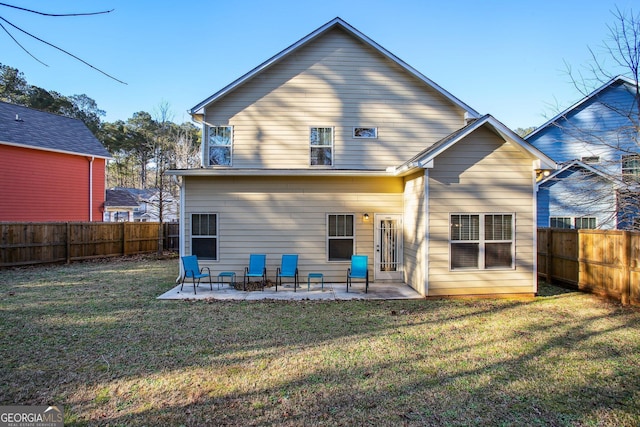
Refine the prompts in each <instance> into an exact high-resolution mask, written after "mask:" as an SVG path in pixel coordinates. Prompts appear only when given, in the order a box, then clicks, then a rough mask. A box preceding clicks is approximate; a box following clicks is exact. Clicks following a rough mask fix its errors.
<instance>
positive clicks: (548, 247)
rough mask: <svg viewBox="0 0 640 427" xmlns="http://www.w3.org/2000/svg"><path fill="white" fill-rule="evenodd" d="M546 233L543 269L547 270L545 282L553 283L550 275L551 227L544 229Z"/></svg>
mask: <svg viewBox="0 0 640 427" xmlns="http://www.w3.org/2000/svg"><path fill="white" fill-rule="evenodd" d="M546 234H547V256H546V259H545V270H546V272H547V283H553V280H552V276H551V266H552V265H553V263H552V262H551V261H552V260H551V257H552V254H551V237H552V236H553V234H552V233H551V228H547V230H546Z"/></svg>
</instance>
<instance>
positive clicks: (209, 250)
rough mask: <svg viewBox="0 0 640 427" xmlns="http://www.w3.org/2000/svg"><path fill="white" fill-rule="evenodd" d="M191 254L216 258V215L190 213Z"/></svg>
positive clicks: (202, 257)
mask: <svg viewBox="0 0 640 427" xmlns="http://www.w3.org/2000/svg"><path fill="white" fill-rule="evenodd" d="M191 254H192V255H197V256H198V258H200V259H210V260H215V261H217V260H218V215H217V214H192V215H191Z"/></svg>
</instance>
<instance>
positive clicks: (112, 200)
mask: <svg viewBox="0 0 640 427" xmlns="http://www.w3.org/2000/svg"><path fill="white" fill-rule="evenodd" d="M104 205H105V206H113V207H115V206H117V207H136V206H138V202H137V200H136V199H135V197H133V196H132V195H131V193H129V192H128V191H127V190H122V189H120V190H107V194H106V200H105V202H104Z"/></svg>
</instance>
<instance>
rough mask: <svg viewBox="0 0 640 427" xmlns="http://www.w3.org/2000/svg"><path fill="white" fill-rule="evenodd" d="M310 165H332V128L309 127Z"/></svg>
mask: <svg viewBox="0 0 640 427" xmlns="http://www.w3.org/2000/svg"><path fill="white" fill-rule="evenodd" d="M310 145H311V166H331V165H333V128H315V127H314V128H311V134H310Z"/></svg>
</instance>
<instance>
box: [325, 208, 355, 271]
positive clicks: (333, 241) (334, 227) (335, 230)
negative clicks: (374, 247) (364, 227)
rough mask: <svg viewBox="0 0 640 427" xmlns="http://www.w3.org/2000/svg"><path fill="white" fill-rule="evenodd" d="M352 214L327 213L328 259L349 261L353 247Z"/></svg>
mask: <svg viewBox="0 0 640 427" xmlns="http://www.w3.org/2000/svg"><path fill="white" fill-rule="evenodd" d="M354 218H355V216H354V215H353V214H329V215H327V255H328V259H329V261H349V260H351V255H353V248H354V247H355V231H354Z"/></svg>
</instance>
